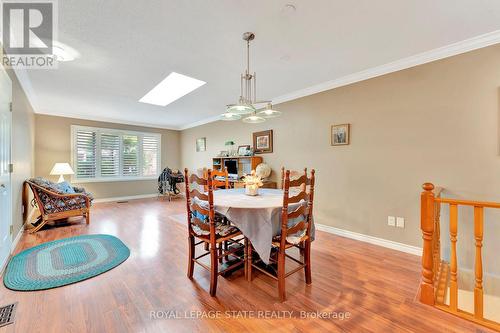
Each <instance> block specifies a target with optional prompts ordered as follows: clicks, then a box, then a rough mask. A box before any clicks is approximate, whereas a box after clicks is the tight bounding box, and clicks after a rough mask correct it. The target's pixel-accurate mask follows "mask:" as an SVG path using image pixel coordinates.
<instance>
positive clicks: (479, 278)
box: [474, 206, 484, 319]
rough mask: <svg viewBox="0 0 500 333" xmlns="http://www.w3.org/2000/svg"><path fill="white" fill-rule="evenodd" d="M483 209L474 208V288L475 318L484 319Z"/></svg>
mask: <svg viewBox="0 0 500 333" xmlns="http://www.w3.org/2000/svg"><path fill="white" fill-rule="evenodd" d="M483 224H484V223H483V207H478V206H475V207H474V238H475V239H476V261H475V268H476V269H475V271H476V285H475V287H474V317H476V319H483V259H482V255H481V251H482V247H483V232H484V230H483Z"/></svg>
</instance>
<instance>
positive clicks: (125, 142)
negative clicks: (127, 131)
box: [122, 135, 139, 176]
mask: <svg viewBox="0 0 500 333" xmlns="http://www.w3.org/2000/svg"><path fill="white" fill-rule="evenodd" d="M122 147H123V148H122V152H123V158H122V160H123V162H122V174H123V176H138V175H139V137H138V136H137V135H123V136H122Z"/></svg>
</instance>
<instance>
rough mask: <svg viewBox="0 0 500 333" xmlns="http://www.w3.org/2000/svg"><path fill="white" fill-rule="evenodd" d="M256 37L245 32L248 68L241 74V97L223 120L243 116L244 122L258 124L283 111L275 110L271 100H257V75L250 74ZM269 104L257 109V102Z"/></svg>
mask: <svg viewBox="0 0 500 333" xmlns="http://www.w3.org/2000/svg"><path fill="white" fill-rule="evenodd" d="M254 39H255V34H254V33H253V32H245V33H244V34H243V40H244V41H246V43H247V68H246V70H245V73H243V74H241V76H240V98H239V99H238V103H236V104H229V105H227V107H226V112H224V113H223V114H222V115H221V120H239V119H241V118H242V117H243V122H245V123H249V124H257V123H262V122H264V121H266V119H265V118H274V117H278V116H279V115H281V112H279V111H276V110H273V109H272V105H271V102H270V101H257V97H256V96H257V94H256V91H257V75H256V73H255V72H254V73H253V74H250V42H251V41H252V40H254ZM264 103H265V104H267V107H266V108H264V109H263V110H257V108H256V107H255V105H256V104H264Z"/></svg>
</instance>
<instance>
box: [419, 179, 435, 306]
mask: <svg viewBox="0 0 500 333" xmlns="http://www.w3.org/2000/svg"><path fill="white" fill-rule="evenodd" d="M422 188H423V189H424V191H423V192H422V194H421V196H420V202H421V206H420V228H421V229H422V239H423V253H422V279H421V281H420V301H421V302H422V303H424V304H428V305H434V302H435V301H434V295H435V293H434V263H433V248H432V240H433V237H434V218H435V215H434V213H435V212H434V192H433V190H434V185H433V184H431V183H425V184H423V185H422Z"/></svg>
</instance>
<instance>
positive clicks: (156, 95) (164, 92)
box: [139, 72, 206, 106]
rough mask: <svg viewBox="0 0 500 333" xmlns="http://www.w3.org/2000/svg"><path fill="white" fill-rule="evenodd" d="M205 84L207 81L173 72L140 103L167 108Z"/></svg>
mask: <svg viewBox="0 0 500 333" xmlns="http://www.w3.org/2000/svg"><path fill="white" fill-rule="evenodd" d="M205 83H206V82H205V81H201V80H197V79H194V78H192V77H189V76H186V75H182V74H179V73H176V72H172V73H170V74H169V75H168V76H167V77H166V78H165V79H163V81H161V82H160V83H158V84H157V85H156V86H155V87H154V88H153V89H151V91H150V92H148V93H147V94H146V95H144V97H143V98H141V99H140V100H139V102H141V103H148V104H153V105H159V106H167V105H168V104H170V103H172V102H173V101H175V100H177V99H179V98H181V97H182V96H184V95H187V94H189V93H190V92H191V91H193V90H196V89H198V88H199V87H201V86H202V85H204V84H205Z"/></svg>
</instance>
